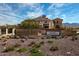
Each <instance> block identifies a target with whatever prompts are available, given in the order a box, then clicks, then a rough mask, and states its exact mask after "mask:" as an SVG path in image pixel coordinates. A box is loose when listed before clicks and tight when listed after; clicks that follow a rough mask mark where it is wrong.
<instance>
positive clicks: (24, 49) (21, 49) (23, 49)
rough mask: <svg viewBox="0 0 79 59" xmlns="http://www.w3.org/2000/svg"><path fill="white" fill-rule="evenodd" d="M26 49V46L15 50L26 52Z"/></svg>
mask: <svg viewBox="0 0 79 59" xmlns="http://www.w3.org/2000/svg"><path fill="white" fill-rule="evenodd" d="M26 51H27V49H26V48H19V49H18V50H17V52H26Z"/></svg>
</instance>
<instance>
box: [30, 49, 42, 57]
mask: <svg viewBox="0 0 79 59" xmlns="http://www.w3.org/2000/svg"><path fill="white" fill-rule="evenodd" d="M30 53H31V55H32V56H43V53H42V52H41V51H39V49H37V48H32V49H31V50H30Z"/></svg>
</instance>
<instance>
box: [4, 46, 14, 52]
mask: <svg viewBox="0 0 79 59" xmlns="http://www.w3.org/2000/svg"><path fill="white" fill-rule="evenodd" d="M14 50H15V47H7V48H6V49H5V50H4V51H3V52H9V51H14Z"/></svg>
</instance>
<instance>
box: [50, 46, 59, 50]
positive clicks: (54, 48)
mask: <svg viewBox="0 0 79 59" xmlns="http://www.w3.org/2000/svg"><path fill="white" fill-rule="evenodd" d="M57 50H58V47H57V46H56V47H51V48H50V51H57Z"/></svg>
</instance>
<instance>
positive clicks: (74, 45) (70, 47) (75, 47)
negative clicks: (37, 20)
mask: <svg viewBox="0 0 79 59" xmlns="http://www.w3.org/2000/svg"><path fill="white" fill-rule="evenodd" d="M78 37H79V36H78ZM48 41H52V43H51V42H49V43H48ZM31 42H35V43H36V44H38V43H40V42H44V44H41V47H40V48H39V51H41V52H42V53H43V54H44V56H79V39H77V40H75V41H72V40H71V37H67V38H62V39H27V40H26V39H6V40H0V56H31V54H30V52H29V49H31V48H32V47H31V46H29V44H31ZM16 44H18V45H19V46H17V47H15V48H16V50H17V49H19V48H27V49H28V48H29V49H28V50H27V51H25V52H17V51H16V50H13V51H8V52H3V51H4V50H5V49H6V47H12V46H14V45H16ZM52 46H53V47H57V48H58V50H55V51H50V48H51V47H52Z"/></svg>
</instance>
